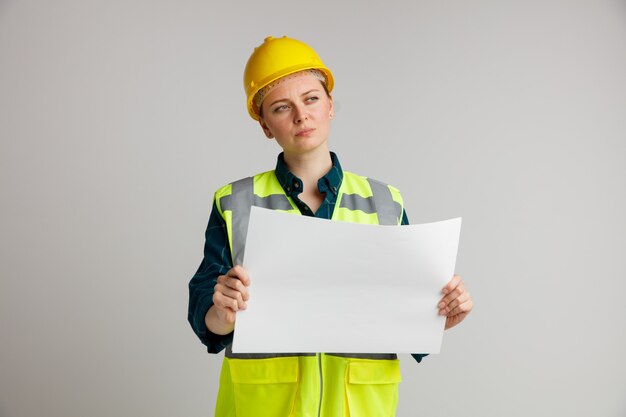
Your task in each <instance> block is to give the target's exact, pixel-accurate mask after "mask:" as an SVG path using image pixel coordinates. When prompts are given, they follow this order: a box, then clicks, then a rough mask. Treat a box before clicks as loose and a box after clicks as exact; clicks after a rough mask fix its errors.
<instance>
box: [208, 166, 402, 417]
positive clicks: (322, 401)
mask: <svg viewBox="0 0 626 417" xmlns="http://www.w3.org/2000/svg"><path fill="white" fill-rule="evenodd" d="M215 204H216V206H217V209H218V211H219V213H220V215H221V216H222V218H223V219H224V221H225V223H226V229H227V232H228V241H229V244H230V249H231V253H232V256H233V265H238V264H239V265H240V264H241V263H242V261H243V255H244V250H245V240H246V233H247V230H248V220H249V215H250V208H251V207H252V206H253V205H254V206H260V207H265V208H269V209H273V210H281V211H285V212H289V213H293V214H298V215H299V214H300V210H299V209H298V207H297V206H296V204H295V202H294V201H293V199H291V197H289V196H288V195H287V194H286V193H285V191H284V190H283V188H282V186H281V185H280V183H279V182H278V179H277V178H276V175H275V173H274V171H268V172H265V173H262V174H258V175H255V176H254V177H249V178H244V179H242V180H239V181H236V182H234V183H232V184H228V185H226V186H224V187H222V188H220V189H219V190H218V191H217V192H216V193H215ZM403 210H404V207H403V201H402V196H401V195H400V193H399V191H398V190H397V189H396V188H394V187H392V186H390V185H387V184H384V183H381V182H379V181H376V180H373V179H371V178H366V177H362V176H359V175H355V174H352V173H350V172H346V171H344V177H343V181H342V183H341V186H340V188H339V190H338V193H337V201H336V203H335V209H334V211H333V216H332V220H337V221H346V222H353V223H364V224H381V225H399V224H400V223H401V221H402V213H403ZM400 380H401V377H400V363H399V361H398V359H397V356H396V355H395V354H356V353H276V354H235V353H233V352H232V350H231V349H230V347H228V348H227V349H226V353H225V357H224V362H223V364H222V372H221V375H220V389H219V393H218V397H217V404H216V407H215V416H217V417H341V416H352V417H368V416H376V417H379V416H380V417H387V416H395V412H396V407H397V403H398V383H399V382H400Z"/></svg>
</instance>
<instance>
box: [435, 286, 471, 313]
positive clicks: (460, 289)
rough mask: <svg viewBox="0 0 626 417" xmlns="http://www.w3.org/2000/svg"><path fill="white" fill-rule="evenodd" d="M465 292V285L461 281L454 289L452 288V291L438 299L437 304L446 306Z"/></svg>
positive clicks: (442, 306)
mask: <svg viewBox="0 0 626 417" xmlns="http://www.w3.org/2000/svg"><path fill="white" fill-rule="evenodd" d="M465 292H466V291H465V285H463V283H461V284H459V285H458V286H457V287H456V288H455V289H453V290H452V292H450V293H449V294H448V295H446V296H445V297H443V298H442V299H441V300H440V301H439V304H438V306H439V308H444V307H446V306H447V305H448V304H450V303H451V302H452V301H453V300H455V299H457V298H459V297H460V296H461V295H462V294H464V293H465Z"/></svg>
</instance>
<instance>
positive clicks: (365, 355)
mask: <svg viewBox="0 0 626 417" xmlns="http://www.w3.org/2000/svg"><path fill="white" fill-rule="evenodd" d="M327 355H330V356H339V357H340V358H355V359H379V360H380V359H387V360H393V359H398V355H396V354H395V353H327Z"/></svg>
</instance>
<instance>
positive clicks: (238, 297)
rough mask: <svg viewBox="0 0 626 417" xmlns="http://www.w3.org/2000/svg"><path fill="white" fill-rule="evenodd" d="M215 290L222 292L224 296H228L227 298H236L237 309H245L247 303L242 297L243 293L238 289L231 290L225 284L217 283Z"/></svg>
mask: <svg viewBox="0 0 626 417" xmlns="http://www.w3.org/2000/svg"><path fill="white" fill-rule="evenodd" d="M215 292H220V293H222V294H223V295H224V296H226V297H228V298H232V299H233V300H237V306H238V307H239V310H245V309H246V307H247V304H246V302H245V300H244V298H243V294H242V293H240V292H239V291H236V290H233V289H231V288H229V287H227V286H224V285H222V284H217V285H216V286H215Z"/></svg>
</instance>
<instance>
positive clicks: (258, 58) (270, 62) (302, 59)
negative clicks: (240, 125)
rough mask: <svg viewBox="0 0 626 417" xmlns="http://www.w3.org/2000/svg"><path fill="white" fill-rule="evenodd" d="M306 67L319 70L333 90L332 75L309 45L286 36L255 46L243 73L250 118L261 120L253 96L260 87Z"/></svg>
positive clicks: (270, 38)
mask: <svg viewBox="0 0 626 417" xmlns="http://www.w3.org/2000/svg"><path fill="white" fill-rule="evenodd" d="M307 69H316V70H319V71H320V72H321V73H322V74H323V75H324V78H325V79H326V88H327V89H328V92H331V91H332V89H333V85H334V80H333V74H332V73H331V72H330V70H329V69H328V68H326V66H325V65H324V63H323V62H322V60H321V59H320V57H319V56H318V55H317V53H315V51H314V50H313V49H312V48H311V47H310V46H308V45H307V44H305V43H304V42H300V41H298V40H296V39H291V38H288V37H286V36H283V37H282V38H274V37H272V36H269V37H267V38H265V40H264V41H263V44H262V45H260V46H257V47H256V48H254V52H253V53H252V55H250V58H249V59H248V63H247V64H246V69H245V71H244V73H243V88H244V89H245V91H246V96H247V104H248V113H249V114H250V117H252V118H253V119H254V120H259V109H258V107H257V105H256V103H254V100H253V99H254V96H255V95H256V93H257V92H258V91H259V90H260V89H262V88H263V87H265V86H267V85H269V84H271V83H272V82H274V81H276V80H277V79H279V78H281V77H284V76H285V75H289V74H293V73H295V72H298V71H302V70H307Z"/></svg>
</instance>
